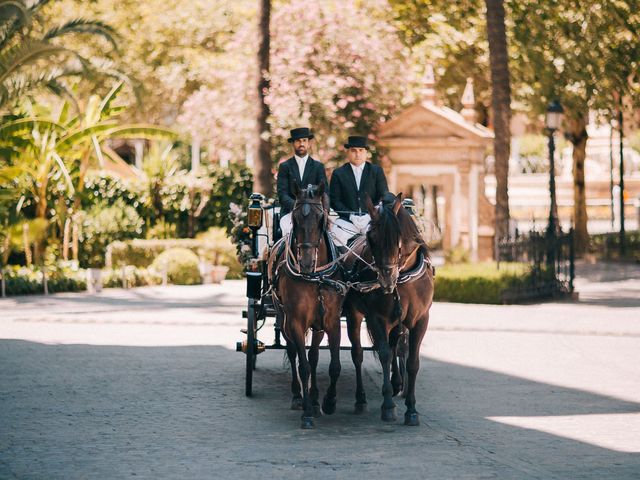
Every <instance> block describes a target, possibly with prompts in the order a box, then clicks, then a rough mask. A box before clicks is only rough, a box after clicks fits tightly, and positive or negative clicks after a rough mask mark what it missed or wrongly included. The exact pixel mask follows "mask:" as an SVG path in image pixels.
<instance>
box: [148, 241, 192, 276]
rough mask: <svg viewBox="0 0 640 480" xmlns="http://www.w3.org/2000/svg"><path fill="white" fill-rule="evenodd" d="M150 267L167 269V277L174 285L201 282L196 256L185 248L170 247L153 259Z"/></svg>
mask: <svg viewBox="0 0 640 480" xmlns="http://www.w3.org/2000/svg"><path fill="white" fill-rule="evenodd" d="M151 269H153V270H155V271H156V272H164V270H165V269H166V271H167V279H168V281H169V282H171V283H173V284H175V285H195V284H198V283H202V278H201V277H200V269H199V268H198V256H197V255H196V254H195V253H193V252H192V251H191V250H188V249H186V248H170V249H169V250H165V251H164V252H162V253H161V254H160V255H158V257H157V258H156V259H155V260H154V261H153V263H152V264H151Z"/></svg>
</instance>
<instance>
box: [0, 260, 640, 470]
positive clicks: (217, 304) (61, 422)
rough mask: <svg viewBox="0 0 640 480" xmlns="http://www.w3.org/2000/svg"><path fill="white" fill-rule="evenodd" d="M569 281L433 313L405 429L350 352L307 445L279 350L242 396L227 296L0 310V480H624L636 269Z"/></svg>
mask: <svg viewBox="0 0 640 480" xmlns="http://www.w3.org/2000/svg"><path fill="white" fill-rule="evenodd" d="M578 273H579V275H580V278H579V279H578V282H577V286H578V290H579V291H580V292H581V295H580V300H579V301H577V302H575V301H574V302H556V303H541V304H533V305H520V306H486V305H485V306H483V305H461V304H447V303H438V304H435V305H434V306H433V309H432V318H431V325H430V327H429V331H428V332H427V336H426V339H425V342H424V344H423V350H422V353H423V357H422V364H421V372H420V376H419V378H418V391H417V400H418V410H419V411H420V412H421V414H422V425H421V426H420V427H417V428H410V427H405V426H403V425H402V424H401V422H398V423H397V424H385V423H382V422H381V421H380V419H379V405H380V403H381V396H380V393H379V390H380V369H379V367H378V365H377V363H376V361H375V359H374V358H373V357H372V356H371V355H366V360H365V382H366V388H367V395H368V400H369V406H370V408H369V412H368V413H367V414H365V415H362V416H356V415H353V414H352V408H353V401H354V382H355V380H354V374H353V367H352V364H351V359H350V355H349V354H348V352H343V354H342V376H341V378H340V382H339V392H338V393H339V398H338V402H339V403H338V410H337V412H336V414H335V415H333V416H324V417H322V418H320V419H318V420H317V422H316V424H317V428H316V429H315V430H312V431H302V430H300V429H299V428H298V425H299V413H300V412H294V411H291V410H289V409H288V406H289V381H290V378H289V369H288V367H287V366H286V365H285V363H284V358H283V355H282V354H281V353H280V352H273V351H271V352H266V353H264V354H262V355H260V357H259V358H258V370H257V371H256V373H255V377H254V392H255V396H254V397H253V398H246V397H245V396H244V356H243V355H242V354H239V353H236V352H235V351H234V344H235V341H236V340H240V339H241V337H242V336H241V334H240V332H239V329H240V328H241V327H242V326H243V321H242V319H241V318H240V311H241V309H242V306H243V303H244V297H243V294H244V285H243V283H242V282H240V281H227V282H225V284H224V285H221V286H210V285H206V286H198V287H157V288H140V289H133V290H128V291H123V290H106V291H104V292H103V293H102V294H99V295H88V294H58V295H53V296H49V297H22V298H18V297H15V298H10V299H3V300H0V479H13V478H19V479H47V480H49V479H94V478H95V479H111V478H114V479H120V478H149V479H157V478H176V479H183V478H196V479H200V478H242V477H245V478H247V477H258V476H260V477H265V478H284V477H286V478H292V479H295V478H350V479H351V478H356V479H357V478H368V479H371V478H390V477H393V478H420V479H422V478H434V479H449V478H451V479H465V478H470V479H471V478H473V479H475V478H501V479H502V478H505V479H529V478H540V479H565V478H566V479H577V478H590V479H591V478H593V479H596V478H597V479H603V478H611V479H631V478H636V479H637V478H640V455H639V453H640V361H639V357H640V354H639V351H640V350H639V348H638V347H639V346H640V267H639V266H626V267H620V266H616V265H613V266H612V265H608V266H601V265H595V266H589V265H580V266H579V269H578ZM269 327H270V326H269V325H267V326H266V327H265V328H264V329H263V331H264V332H267V331H272V330H271V329H270V328H269ZM260 333H261V335H262V338H263V339H264V340H267V341H268V340H269V334H268V332H267V333H264V334H263V332H260ZM343 343H345V344H347V343H348V340H347V339H346V335H345V336H344V339H343ZM327 357H328V355H327V354H326V352H323V355H321V363H320V372H321V373H320V375H319V378H320V382H321V386H322V390H324V388H326V385H327V384H328V375H327V369H328V360H327ZM397 403H398V412H399V414H400V417H401V416H402V414H403V412H404V405H402V402H401V400H398V402H397Z"/></svg>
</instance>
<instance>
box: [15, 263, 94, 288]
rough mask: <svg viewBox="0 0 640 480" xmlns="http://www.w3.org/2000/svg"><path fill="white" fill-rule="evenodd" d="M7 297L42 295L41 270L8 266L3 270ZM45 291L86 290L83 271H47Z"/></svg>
mask: <svg viewBox="0 0 640 480" xmlns="http://www.w3.org/2000/svg"><path fill="white" fill-rule="evenodd" d="M4 275H5V282H6V283H5V289H6V294H7V295H29V294H44V281H43V274H42V270H39V269H35V268H29V267H19V266H9V267H5V269H4ZM47 289H48V290H49V293H59V292H79V291H83V290H86V289H87V281H86V279H85V278H84V270H78V271H73V270H70V269H50V270H47Z"/></svg>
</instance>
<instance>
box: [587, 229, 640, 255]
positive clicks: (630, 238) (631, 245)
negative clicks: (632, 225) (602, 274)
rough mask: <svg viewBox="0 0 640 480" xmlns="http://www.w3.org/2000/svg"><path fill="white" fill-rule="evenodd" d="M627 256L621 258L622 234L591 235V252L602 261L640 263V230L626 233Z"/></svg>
mask: <svg viewBox="0 0 640 480" xmlns="http://www.w3.org/2000/svg"><path fill="white" fill-rule="evenodd" d="M625 250H626V252H625V256H624V257H623V258H620V233H619V232H611V233H599V234H596V235H591V237H590V245H589V251H590V252H591V253H592V254H594V255H595V256H596V257H597V258H599V259H602V260H625V261H636V262H638V261H640V230H631V231H628V232H625Z"/></svg>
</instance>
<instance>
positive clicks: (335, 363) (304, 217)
mask: <svg viewBox="0 0 640 480" xmlns="http://www.w3.org/2000/svg"><path fill="white" fill-rule="evenodd" d="M324 190H325V189H324V184H321V185H320V186H313V185H309V186H307V187H306V188H304V189H302V190H300V189H295V191H294V192H293V193H294V195H295V197H296V202H295V204H294V207H293V210H292V221H293V229H292V231H291V234H290V235H289V236H286V237H285V238H283V239H282V240H281V241H280V242H279V243H278V244H276V245H274V248H273V251H272V253H271V257H270V259H269V281H270V284H271V285H272V288H273V290H272V292H273V298H274V305H275V306H276V311H277V314H278V316H279V318H280V319H281V328H282V333H283V334H284V337H285V339H286V340H287V354H288V356H289V361H290V363H291V375H292V380H291V392H292V394H293V400H292V407H291V408H292V409H299V408H300V407H302V409H303V410H304V412H303V414H302V425H301V426H302V428H313V427H314V423H313V417H314V416H319V415H320V414H321V411H320V404H319V402H318V387H317V384H316V367H317V365H318V356H319V344H320V342H321V341H322V338H323V337H324V332H325V331H326V332H327V334H328V336H329V350H330V352H331V363H330V365H329V376H330V377H331V384H330V386H329V388H328V390H327V393H326V395H325V397H324V400H323V403H322V411H324V413H326V414H332V413H334V412H335V408H336V383H337V381H338V377H339V376H340V312H341V309H342V304H343V302H344V298H345V296H346V288H345V286H344V284H343V283H342V282H341V280H342V272H341V268H340V266H339V265H338V263H337V262H336V261H334V260H335V259H336V253H335V247H334V246H333V243H332V242H331V241H330V240H329V237H328V235H327V221H328V210H329V207H328V197H327V195H326V194H325V191H324ZM309 329H313V335H312V342H311V347H310V349H309V357H308V359H307V355H306V350H305V348H306V347H305V338H306V335H307V333H308V331H309ZM296 357H297V358H298V368H297V369H296ZM298 376H299V379H298ZM309 378H311V387H310V388H309Z"/></svg>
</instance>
